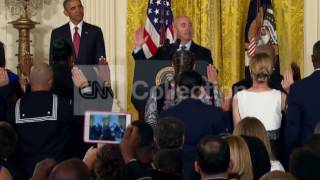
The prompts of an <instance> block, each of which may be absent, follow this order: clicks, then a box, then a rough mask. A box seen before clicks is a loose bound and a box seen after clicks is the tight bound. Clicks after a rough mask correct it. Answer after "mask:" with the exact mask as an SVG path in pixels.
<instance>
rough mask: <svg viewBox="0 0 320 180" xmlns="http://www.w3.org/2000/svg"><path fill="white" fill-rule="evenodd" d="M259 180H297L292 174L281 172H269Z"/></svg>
mask: <svg viewBox="0 0 320 180" xmlns="http://www.w3.org/2000/svg"><path fill="white" fill-rule="evenodd" d="M259 180H297V178H295V177H294V176H293V175H292V174H290V173H287V172H283V171H277V170H276V171H271V172H268V173H267V174H265V175H263V176H262V177H261V178H260V179H259Z"/></svg>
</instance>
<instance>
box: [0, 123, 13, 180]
mask: <svg viewBox="0 0 320 180" xmlns="http://www.w3.org/2000/svg"><path fill="white" fill-rule="evenodd" d="M16 142H17V135H16V133H15V131H14V129H13V128H12V127H11V125H10V124H8V123H6V122H0V179H1V180H12V179H13V178H12V176H11V174H10V172H9V170H8V169H7V167H6V166H7V164H6V163H7V159H8V158H9V157H10V156H11V154H12V153H13V152H14V149H15V146H16Z"/></svg>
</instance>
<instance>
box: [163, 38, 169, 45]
mask: <svg viewBox="0 0 320 180" xmlns="http://www.w3.org/2000/svg"><path fill="white" fill-rule="evenodd" d="M169 45H170V40H169V39H168V38H166V39H165V40H164V43H163V46H165V47H168V46H169Z"/></svg>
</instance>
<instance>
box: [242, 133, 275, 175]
mask: <svg viewBox="0 0 320 180" xmlns="http://www.w3.org/2000/svg"><path fill="white" fill-rule="evenodd" d="M241 137H242V138H243V139H244V140H245V141H246V143H247V145H248V148H249V151H250V157H251V163H252V170H253V177H254V179H259V178H260V177H261V176H263V175H264V174H266V173H267V172H269V171H270V169H271V164H270V158H269V156H268V152H267V149H266V147H265V146H264V144H263V143H262V141H260V139H258V138H256V137H252V136H243V135H242V136H241Z"/></svg>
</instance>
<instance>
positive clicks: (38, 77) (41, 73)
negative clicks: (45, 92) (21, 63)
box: [30, 63, 53, 85]
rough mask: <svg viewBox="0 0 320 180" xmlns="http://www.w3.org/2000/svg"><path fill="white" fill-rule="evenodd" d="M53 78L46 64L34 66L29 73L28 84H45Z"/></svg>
mask: <svg viewBox="0 0 320 180" xmlns="http://www.w3.org/2000/svg"><path fill="white" fill-rule="evenodd" d="M52 78H53V71H52V69H51V67H50V66H49V65H48V64H47V63H38V64H34V65H33V66H32V68H31V71H30V83H31V85H32V84H46V83H48V81H49V80H52Z"/></svg>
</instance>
